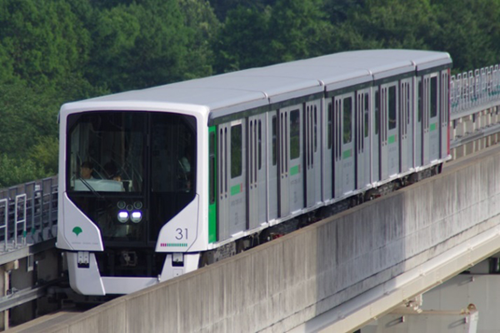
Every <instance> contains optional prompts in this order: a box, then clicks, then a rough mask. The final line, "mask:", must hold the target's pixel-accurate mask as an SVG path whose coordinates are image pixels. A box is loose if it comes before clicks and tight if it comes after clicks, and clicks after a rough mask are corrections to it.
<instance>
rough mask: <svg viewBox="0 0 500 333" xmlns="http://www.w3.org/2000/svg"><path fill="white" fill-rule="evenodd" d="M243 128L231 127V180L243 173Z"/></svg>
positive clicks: (239, 126) (238, 126)
mask: <svg viewBox="0 0 500 333" xmlns="http://www.w3.org/2000/svg"><path fill="white" fill-rule="evenodd" d="M241 132H242V128H241V124H239V125H234V126H233V127H231V178H235V177H238V176H241V173H242V143H243V141H242V136H241V134H242V133H241Z"/></svg>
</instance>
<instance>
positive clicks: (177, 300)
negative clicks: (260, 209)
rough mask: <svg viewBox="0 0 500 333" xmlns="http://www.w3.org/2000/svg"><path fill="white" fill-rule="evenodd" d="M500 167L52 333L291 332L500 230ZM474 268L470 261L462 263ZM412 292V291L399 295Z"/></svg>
mask: <svg viewBox="0 0 500 333" xmlns="http://www.w3.org/2000/svg"><path fill="white" fill-rule="evenodd" d="M499 165H500V154H498V153H495V154H492V155H489V156H486V157H484V158H482V159H480V160H476V161H475V163H470V164H467V165H465V166H463V167H460V168H457V169H455V170H453V171H452V172H447V171H446V169H445V172H444V173H443V174H442V175H440V176H437V177H434V178H431V179H428V180H425V181H423V182H421V183H418V184H415V185H414V186H411V187H408V188H406V189H403V190H400V191H398V192H396V193H393V194H390V195H388V196H386V197H384V198H380V199H377V200H374V201H373V202H370V203H367V204H365V205H363V206H361V207H358V208H356V209H352V210H349V211H346V212H344V213H341V214H339V215H336V216H334V217H331V218H329V219H326V220H324V221H321V222H319V223H316V224H314V225H311V226H309V227H307V228H304V229H301V230H299V231H297V232H295V233H292V234H290V235H287V236H284V237H282V238H279V239H277V240H275V241H273V242H270V243H267V244H264V245H261V246H259V247H257V248H255V249H252V250H250V251H247V252H245V253H242V254H240V255H238V256H236V257H233V258H229V259H227V260H224V261H221V262H219V263H216V264H214V265H211V266H208V267H205V268H203V269H200V270H198V271H196V272H192V273H190V274H186V275H184V276H181V277H179V278H176V279H174V280H171V281H166V282H164V283H161V284H159V285H156V286H153V287H151V288H148V289H145V290H142V291H140V292H137V293H134V294H131V295H127V296H124V297H121V298H119V299H116V300H114V301H111V302H109V303H107V304H105V305H103V306H100V307H97V308H94V309H92V310H90V311H88V312H86V313H84V314H82V315H79V316H75V317H73V318H72V319H70V320H69V321H68V322H66V323H62V324H60V325H59V326H58V327H57V330H54V328H52V329H51V330H50V332H60V333H63V332H64V333H70V332H71V333H79V332H82V333H83V332H94V333H97V332H228V333H229V332H257V331H260V332H284V331H287V330H290V329H293V328H294V327H296V326H298V325H300V324H303V323H304V322H306V321H308V320H310V319H311V318H314V317H316V316H318V315H320V314H322V313H325V312H326V311H329V310H330V309H333V308H338V307H340V306H341V305H342V304H344V303H345V302H347V301H349V300H352V299H354V298H356V297H360V296H362V295H364V294H366V293H368V292H369V291H370V290H373V289H374V288H376V287H378V286H383V288H384V290H386V292H387V293H390V292H391V288H394V289H395V288H397V285H396V284H397V283H396V281H397V278H398V277H400V276H401V275H402V274H403V273H405V272H408V271H410V270H413V269H416V268H419V267H423V266H424V264H425V263H429V262H430V261H431V259H433V258H436V257H438V256H439V255H441V254H443V253H445V252H446V251H449V250H451V249H456V248H458V247H460V246H463V245H464V244H466V243H467V241H468V240H469V239H471V238H473V237H475V236H477V235H479V234H481V233H483V232H485V231H488V230H493V229H495V228H496V227H497V225H498V224H499V222H498V220H499V219H498V216H499V213H500V205H498V204H497V202H498V199H499V195H500V182H499V180H500V167H499ZM499 247H500V244H499ZM484 255H485V256H486V255H488V253H485V254H484ZM470 264H471V263H470V262H466V261H464V263H463V268H466V267H467V265H470ZM455 266H456V265H455ZM459 269H462V266H460V265H458V266H457V267H456V268H453V271H450V274H452V273H456V272H455V271H457V270H459ZM422 274H424V272H423V273H422ZM438 279H439V278H435V280H438ZM436 283H437V281H436ZM422 291H423V290H417V289H415V293H418V292H422ZM407 296H408V297H410V296H412V295H402V296H401V297H403V298H404V297H407ZM47 332H49V330H47Z"/></svg>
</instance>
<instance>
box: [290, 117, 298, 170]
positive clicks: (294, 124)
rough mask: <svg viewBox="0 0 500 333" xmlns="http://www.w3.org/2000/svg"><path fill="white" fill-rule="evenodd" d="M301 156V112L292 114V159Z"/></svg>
mask: <svg viewBox="0 0 500 333" xmlns="http://www.w3.org/2000/svg"><path fill="white" fill-rule="evenodd" d="M299 156H300V113H299V110H293V111H292V112H290V159H291V160H293V159H295V158H298V157H299Z"/></svg>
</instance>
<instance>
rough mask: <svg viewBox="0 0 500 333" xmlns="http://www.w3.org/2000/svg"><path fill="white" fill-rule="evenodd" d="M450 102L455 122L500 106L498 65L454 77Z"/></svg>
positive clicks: (451, 84)
mask: <svg viewBox="0 0 500 333" xmlns="http://www.w3.org/2000/svg"><path fill="white" fill-rule="evenodd" d="M450 102H451V118H452V119H453V120H454V119H458V118H462V117H464V116H467V115H471V114H474V113H477V112H478V111H481V110H485V109H488V108H491V107H493V106H498V105H500V71H499V70H498V65H494V66H490V67H484V68H479V69H475V70H474V71H468V72H463V73H460V74H457V75H452V76H451V82H450Z"/></svg>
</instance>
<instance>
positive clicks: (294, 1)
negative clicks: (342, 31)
mask: <svg viewBox="0 0 500 333" xmlns="http://www.w3.org/2000/svg"><path fill="white" fill-rule="evenodd" d="M331 27H332V26H331V24H330V23H329V22H328V20H327V17H326V15H325V14H324V11H323V10H322V2H321V0H278V1H277V2H276V5H275V6H274V7H273V9H272V14H271V18H270V23H269V31H268V33H269V35H270V38H271V41H270V44H269V56H270V59H271V62H273V63H276V62H284V61H290V60H295V59H302V58H309V57H313V56H318V55H322V54H324V52H325V49H327V48H328V47H327V45H329V43H330V42H329V41H330V35H331V33H332V29H331Z"/></svg>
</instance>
